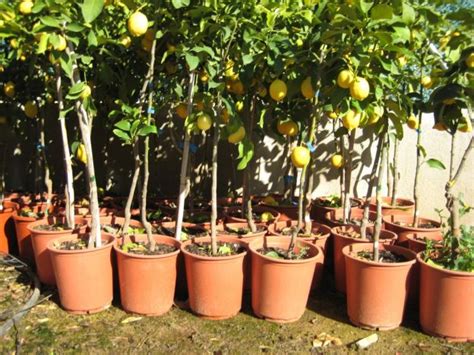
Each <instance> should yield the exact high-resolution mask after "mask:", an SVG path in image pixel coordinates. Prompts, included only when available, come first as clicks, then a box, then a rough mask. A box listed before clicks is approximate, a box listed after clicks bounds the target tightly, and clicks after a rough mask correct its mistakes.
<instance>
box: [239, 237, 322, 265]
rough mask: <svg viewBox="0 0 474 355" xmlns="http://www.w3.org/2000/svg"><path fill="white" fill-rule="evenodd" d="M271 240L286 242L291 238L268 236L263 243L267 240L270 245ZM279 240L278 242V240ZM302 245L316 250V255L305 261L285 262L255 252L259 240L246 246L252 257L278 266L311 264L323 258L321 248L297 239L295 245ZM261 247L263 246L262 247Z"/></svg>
mask: <svg viewBox="0 0 474 355" xmlns="http://www.w3.org/2000/svg"><path fill="white" fill-rule="evenodd" d="M272 238H277V239H274V240H275V241H281V240H284V239H286V240H287V241H289V240H290V239H291V237H287V236H284V237H278V236H269V237H265V239H264V241H265V240H269V244H270V245H271V242H272V240H271V239H272ZM278 239H279V240H278ZM298 242H299V243H303V244H304V245H305V246H308V247H309V248H310V249H311V248H312V249H316V251H317V253H316V255H314V256H312V257H310V258H307V259H299V260H285V259H275V258H271V257H269V256H265V255H263V254H260V253H259V252H258V251H257V247H256V245H257V243H258V245H260V243H261V241H260V240H254V241H252V242H250V243H249V244H248V247H249V250H250V252H251V253H252V254H254V255H258V256H259V257H261V258H263V259H265V260H267V261H271V262H273V263H278V264H287V265H294V264H307V263H311V262H314V261H317V259H318V258H320V257H321V255H323V256H324V252H323V250H322V249H321V247H319V246H317V245H315V244H312V243H311V242H310V241H308V240H305V239H297V243H298ZM262 247H263V245H262Z"/></svg>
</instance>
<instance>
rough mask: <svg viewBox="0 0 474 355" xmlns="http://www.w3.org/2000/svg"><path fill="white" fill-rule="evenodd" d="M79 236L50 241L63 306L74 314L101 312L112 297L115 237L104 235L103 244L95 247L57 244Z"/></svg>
mask: <svg viewBox="0 0 474 355" xmlns="http://www.w3.org/2000/svg"><path fill="white" fill-rule="evenodd" d="M78 238H79V236H78V235H69V236H66V237H61V238H57V239H55V240H51V241H50V242H49V243H48V252H49V253H50V255H51V263H52V265H53V270H54V275H55V277H56V283H57V287H58V292H59V299H60V301H61V305H62V307H63V308H64V309H65V310H66V311H68V312H70V313H75V314H88V313H96V312H100V311H102V310H104V309H106V308H108V307H109V306H110V305H111V303H112V298H113V281H112V246H113V241H114V237H112V236H110V235H102V243H103V244H102V246H101V247H100V248H93V249H81V250H59V249H57V248H56V245H58V244H59V243H62V242H67V241H73V240H77V239H78Z"/></svg>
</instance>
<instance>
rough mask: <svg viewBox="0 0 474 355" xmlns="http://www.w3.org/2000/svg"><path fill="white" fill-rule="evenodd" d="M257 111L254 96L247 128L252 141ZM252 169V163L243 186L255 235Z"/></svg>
mask: <svg viewBox="0 0 474 355" xmlns="http://www.w3.org/2000/svg"><path fill="white" fill-rule="evenodd" d="M256 111H257V96H256V95H254V96H253V97H252V103H251V107H250V122H249V124H248V126H247V135H248V137H249V139H250V140H252V138H253V135H252V133H253V128H254V124H255V114H256ZM251 167H252V162H251V161H250V162H249V163H248V164H247V167H246V168H245V172H244V176H245V177H244V179H245V181H244V182H245V183H246V184H245V185H244V186H243V188H245V190H246V191H245V192H244V204H245V215H246V219H247V223H248V225H249V228H250V231H251V232H252V233H255V232H257V226H256V225H255V221H254V219H253V212H252V200H251V196H252V179H251V176H250V170H251Z"/></svg>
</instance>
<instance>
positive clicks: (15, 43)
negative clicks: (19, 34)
mask: <svg viewBox="0 0 474 355" xmlns="http://www.w3.org/2000/svg"><path fill="white" fill-rule="evenodd" d="M10 47H12V48H15V49H16V48H18V40H17V39H16V38H12V39H11V40H10Z"/></svg>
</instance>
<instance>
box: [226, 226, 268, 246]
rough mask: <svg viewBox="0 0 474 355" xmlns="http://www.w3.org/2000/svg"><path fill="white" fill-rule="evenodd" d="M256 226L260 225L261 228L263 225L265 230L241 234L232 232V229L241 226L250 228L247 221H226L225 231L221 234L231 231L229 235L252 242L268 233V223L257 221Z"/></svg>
mask: <svg viewBox="0 0 474 355" xmlns="http://www.w3.org/2000/svg"><path fill="white" fill-rule="evenodd" d="M256 226H257V227H259V228H262V227H263V230H262V231H257V232H255V233H248V234H245V235H239V234H236V233H232V232H230V230H238V229H240V228H243V229H248V230H250V227H249V225H248V223H247V222H242V223H226V224H225V227H224V231H223V233H222V234H221V235H225V234H226V233H229V236H231V237H235V238H239V239H241V240H242V241H244V242H246V243H247V244H248V243H250V242H252V241H254V240H256V239H261V238H263V237H264V236H265V235H266V234H267V229H268V228H267V225H266V224H263V223H257V224H256Z"/></svg>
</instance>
